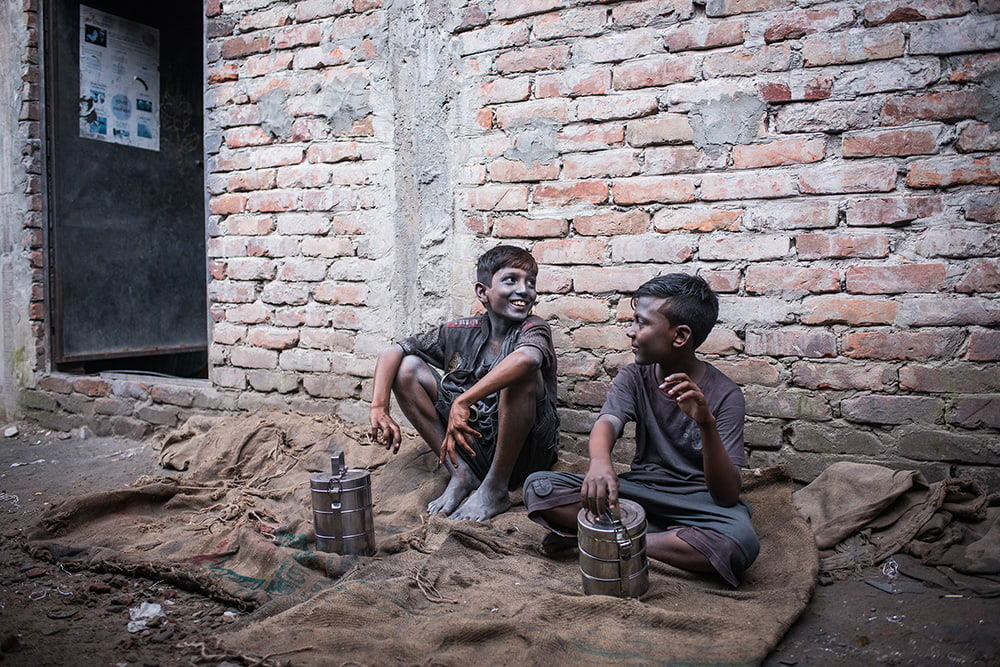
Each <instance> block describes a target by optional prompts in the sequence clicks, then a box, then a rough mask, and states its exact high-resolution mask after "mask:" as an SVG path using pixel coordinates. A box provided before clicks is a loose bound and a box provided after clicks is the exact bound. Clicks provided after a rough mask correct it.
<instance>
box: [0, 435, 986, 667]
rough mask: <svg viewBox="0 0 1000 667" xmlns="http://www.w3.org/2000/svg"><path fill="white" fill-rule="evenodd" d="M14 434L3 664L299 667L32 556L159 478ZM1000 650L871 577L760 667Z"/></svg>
mask: <svg viewBox="0 0 1000 667" xmlns="http://www.w3.org/2000/svg"><path fill="white" fill-rule="evenodd" d="M12 427H13V428H16V429H17V434H16V435H12V436H10V437H6V436H4V437H2V438H0V517H2V522H0V563H2V564H0V664H2V665H31V666H37V665H70V664H72V665H80V666H87V665H115V666H122V667H124V666H131V665H144V666H150V667H152V666H163V667H166V666H169V665H191V664H201V665H218V666H220V667H229V666H235V665H251V664H290V665H294V659H292V658H288V657H283V656H238V655H233V654H231V653H227V652H225V651H222V650H220V649H219V648H218V645H217V644H216V643H215V642H214V638H215V637H217V636H218V635H219V634H220V633H225V632H226V631H227V630H230V629H232V628H235V627H238V626H239V625H240V624H241V621H242V620H245V619H246V618H247V612H244V611H241V610H239V609H236V608H231V607H228V606H226V605H225V604H222V603H220V602H217V601H215V600H212V599H210V598H208V597H206V596H204V595H201V594H199V593H195V592H191V591H185V590H181V589H178V588H176V587H174V586H171V585H168V584H166V583H164V582H159V581H153V580H149V579H143V578H140V577H134V576H133V577H127V576H124V575H121V574H113V573H99V572H90V571H74V570H71V569H67V568H66V567H64V566H61V565H58V564H54V563H52V562H50V561H46V560H40V559H38V558H35V557H33V556H32V555H30V554H29V553H28V552H27V551H26V550H25V548H24V545H25V543H26V540H25V533H26V532H27V531H29V530H30V529H31V527H32V526H34V524H35V523H36V522H37V520H38V517H39V516H40V515H41V512H43V511H44V510H45V509H46V508H47V507H49V506H51V505H53V504H56V503H58V502H59V501H60V500H61V499H63V498H66V497H68V496H71V495H76V494H79V493H85V492H92V491H102V490H111V489H117V488H123V487H126V486H128V485H130V484H131V483H132V482H134V481H136V480H137V479H138V478H139V477H141V476H143V475H159V474H162V473H163V472H165V471H162V470H161V469H160V468H159V466H158V465H157V462H156V451H155V450H154V442H153V441H152V440H150V441H148V442H137V441H130V440H122V439H116V438H97V437H93V436H89V437H88V434H87V433H80V432H73V433H59V432H51V431H46V430H44V429H40V428H38V427H37V426H34V425H32V424H29V423H25V422H18V423H15V424H3V425H0V435H2V434H3V433H4V432H5V431H7V430H8V429H11V428H12ZM890 583H891V584H892V585H891V587H889V586H888V585H889V584H890ZM873 584H877V585H881V586H882V588H890V590H892V591H893V592H886V591H885V590H882V588H880V587H878V586H877V585H873ZM144 614H145V616H146V618H143V615H144ZM998 637H1000V598H992V599H987V598H978V597H969V596H955V595H949V594H947V593H946V592H945V591H942V590H940V589H936V588H933V587H930V586H927V585H925V584H923V583H921V582H918V581H915V580H906V578H905V577H900V578H898V579H896V580H895V581H891V582H890V580H889V579H888V578H887V577H886V576H885V575H883V574H882V573H881V571H871V572H865V573H862V574H860V575H858V576H857V577H854V578H852V579H848V580H845V581H838V582H834V583H832V584H830V585H825V586H817V588H816V591H815V593H814V595H813V599H812V602H811V603H810V605H809V607H808V609H807V610H806V611H805V613H804V614H803V615H802V617H801V618H800V619H799V620H798V622H796V623H795V624H794V625H793V626H792V628H791V629H790V630H789V632H788V634H787V635H786V636H785V638H784V639H783V640H782V641H781V643H780V644H779V645H778V646H777V647H776V649H775V650H774V651H773V652H772V654H771V655H770V656H768V658H767V659H766V660H765V662H764V664H765V665H771V666H773V665H842V664H873V665H874V664H881V665H996V664H1000V641H998ZM665 640H666V641H669V640H668V639H667V638H665ZM484 662H489V663H491V664H501V663H502V660H500V659H498V658H497V657H496V656H484ZM539 662H540V663H547V662H548V661H547V660H546V659H545V656H539ZM331 664H337V661H336V658H335V656H331Z"/></svg>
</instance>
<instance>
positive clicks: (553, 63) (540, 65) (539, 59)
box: [495, 46, 570, 74]
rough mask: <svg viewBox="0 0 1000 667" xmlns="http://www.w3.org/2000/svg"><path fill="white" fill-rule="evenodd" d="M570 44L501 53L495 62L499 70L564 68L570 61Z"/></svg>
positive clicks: (512, 71) (509, 71)
mask: <svg viewBox="0 0 1000 667" xmlns="http://www.w3.org/2000/svg"><path fill="white" fill-rule="evenodd" d="M569 55H570V52H569V47H568V46H540V47H535V48H526V49H521V50H518V51H507V52H506V53H502V54H500V55H499V56H498V57H497V59H496V62H495V66H496V69H497V72H499V73H500V74H511V73H516V72H539V71H543V70H556V69H564V68H565V67H566V65H567V64H568V63H569Z"/></svg>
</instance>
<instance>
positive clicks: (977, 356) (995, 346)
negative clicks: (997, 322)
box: [963, 329, 1000, 361]
mask: <svg viewBox="0 0 1000 667" xmlns="http://www.w3.org/2000/svg"><path fill="white" fill-rule="evenodd" d="M963 359H966V360H968V361H1000V330H997V329H978V330H975V331H973V332H972V333H971V334H969V341H968V348H967V349H966V351H965V356H964V357H963Z"/></svg>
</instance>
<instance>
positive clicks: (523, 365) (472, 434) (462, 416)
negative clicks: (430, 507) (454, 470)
mask: <svg viewBox="0 0 1000 667" xmlns="http://www.w3.org/2000/svg"><path fill="white" fill-rule="evenodd" d="M541 367H542V353H541V351H540V350H539V349H537V348H535V347H531V346H523V347H520V348H518V349H516V350H514V351H513V352H511V353H510V354H508V355H507V356H506V357H504V358H503V359H502V360H501V361H500V363H498V364H497V365H496V366H494V367H493V368H492V370H490V372H489V373H487V374H486V375H484V376H483V377H482V378H481V379H480V380H479V382H477V383H476V384H474V385H472V386H471V387H469V388H468V389H466V390H465V392H463V393H462V394H460V395H459V396H458V397H457V398H455V400H454V401H453V402H452V404H451V412H449V414H448V427H447V430H446V431H445V434H444V440H443V441H442V442H441V455H440V461H441V463H444V461H445V458H446V457H447V458H449V459H451V462H452V463H453V464H455V465H458V455H457V454H456V453H455V449H456V448H457V447H461V448H462V449H464V450H465V451H467V452H469V453H470V454H472V455H473V456H475V452H474V451H473V449H472V442H473V439H474V438H477V437H479V435H480V433H479V432H478V431H476V430H475V429H473V428H472V427H471V426H469V415H470V408H471V407H472V406H473V405H475V403H476V402H477V401H480V400H482V399H484V398H486V397H487V396H489V395H490V394H495V393H496V392H498V391H500V390H501V389H504V388H506V387H509V386H510V385H512V384H514V383H516V382H520V381H521V380H523V379H525V378H527V377H529V376H531V375H532V374H534V373H535V372H537V371H538V369H539V368H541Z"/></svg>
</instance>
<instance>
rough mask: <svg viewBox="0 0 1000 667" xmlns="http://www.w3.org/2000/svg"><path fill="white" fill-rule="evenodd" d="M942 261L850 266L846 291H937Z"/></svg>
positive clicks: (942, 277) (944, 269)
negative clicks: (936, 262) (939, 262)
mask: <svg viewBox="0 0 1000 667" xmlns="http://www.w3.org/2000/svg"><path fill="white" fill-rule="evenodd" d="M947 272H948V269H947V267H946V266H945V265H944V264H901V265H898V266H852V267H849V268H848V269H847V272H846V281H847V291H848V292H850V293H852V294H905V293H910V292H937V291H940V290H941V289H942V287H943V285H944V280H945V278H946V277H947Z"/></svg>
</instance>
